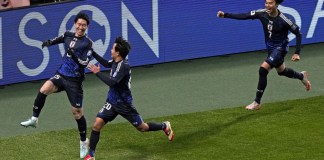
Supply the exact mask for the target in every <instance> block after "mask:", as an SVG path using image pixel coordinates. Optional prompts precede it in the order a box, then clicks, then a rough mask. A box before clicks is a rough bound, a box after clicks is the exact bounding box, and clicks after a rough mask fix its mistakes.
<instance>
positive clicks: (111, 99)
mask: <svg viewBox="0 0 324 160" xmlns="http://www.w3.org/2000/svg"><path fill="white" fill-rule="evenodd" d="M130 49H131V46H130V44H129V43H128V42H127V41H126V40H124V39H123V38H122V37H117V38H116V39H115V42H114V45H113V47H112V49H111V58H112V60H110V61H107V60H105V59H104V58H103V57H101V56H99V55H98V54H97V53H95V52H93V57H94V58H95V59H96V60H98V62H99V63H100V64H101V65H103V66H104V67H106V68H110V74H109V76H108V75H105V74H103V73H102V72H100V65H98V66H96V65H94V64H89V65H88V68H89V69H90V70H91V71H92V72H93V73H94V74H96V76H97V77H98V78H99V79H100V80H101V81H103V82H104V83H105V84H106V85H108V86H109V87H110V89H109V91H108V95H107V99H106V103H105V104H104V106H103V108H102V109H101V110H100V111H99V112H98V114H97V117H96V120H95V122H94V124H93V128H92V132H91V137H90V150H89V154H88V155H87V156H86V157H85V160H93V159H94V155H95V150H96V146H97V143H98V142H99V137H100V130H101V129H102V128H103V127H104V125H106V124H107V123H108V122H111V121H113V120H114V119H115V118H116V116H117V115H121V116H122V117H124V118H125V119H127V120H128V121H129V122H130V123H131V124H132V125H133V126H134V127H136V129H137V130H138V131H141V132H147V131H158V130H163V131H164V133H165V134H166V135H167V136H168V139H169V141H172V140H173V137H174V134H173V131H172V129H171V124H170V122H168V121H166V122H163V123H152V122H148V123H145V122H144V121H143V119H142V117H141V116H140V114H139V113H138V112H137V110H136V108H135V107H134V105H133V97H132V94H131V90H130V88H131V69H130V66H129V64H128V60H127V59H126V57H127V55H128V53H129V51H130Z"/></svg>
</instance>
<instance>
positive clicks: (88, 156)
mask: <svg viewBox="0 0 324 160" xmlns="http://www.w3.org/2000/svg"><path fill="white" fill-rule="evenodd" d="M83 160H95V157H91V156H90V154H88V155H87V156H85V157H84V159H83Z"/></svg>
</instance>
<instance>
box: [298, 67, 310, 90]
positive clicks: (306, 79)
mask: <svg viewBox="0 0 324 160" xmlns="http://www.w3.org/2000/svg"><path fill="white" fill-rule="evenodd" d="M300 73H301V74H303V75H304V78H303V80H301V82H302V83H303V84H304V86H305V87H306V90H307V91H310V89H311V84H310V82H309V80H308V73H307V71H302V72H300Z"/></svg>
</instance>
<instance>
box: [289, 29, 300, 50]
mask: <svg viewBox="0 0 324 160" xmlns="http://www.w3.org/2000/svg"><path fill="white" fill-rule="evenodd" d="M289 30H290V31H291V32H292V33H293V34H295V35H296V50H295V53H296V54H300V50H301V43H302V34H301V32H300V30H299V27H298V26H297V25H296V24H292V25H291V26H290V28H289Z"/></svg>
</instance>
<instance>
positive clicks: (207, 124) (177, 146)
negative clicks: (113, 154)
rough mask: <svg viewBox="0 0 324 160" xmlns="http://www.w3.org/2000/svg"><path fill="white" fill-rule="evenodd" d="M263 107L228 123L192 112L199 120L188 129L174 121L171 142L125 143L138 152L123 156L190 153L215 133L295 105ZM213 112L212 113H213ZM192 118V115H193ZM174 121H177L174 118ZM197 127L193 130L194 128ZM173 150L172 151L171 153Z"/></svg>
mask: <svg viewBox="0 0 324 160" xmlns="http://www.w3.org/2000/svg"><path fill="white" fill-rule="evenodd" d="M265 107H266V106H264V108H262V109H263V110H260V111H246V112H241V113H239V114H240V116H237V117H235V116H233V118H232V120H230V121H228V122H226V123H218V122H217V118H215V120H212V121H210V120H206V121H205V119H203V117H200V114H199V113H197V114H190V115H192V116H194V117H196V118H195V119H196V120H197V121H193V122H191V125H190V126H188V124H187V125H186V126H185V127H188V130H187V129H186V128H181V123H179V122H178V123H174V124H175V125H174V128H175V127H176V128H179V129H180V130H179V132H177V130H175V139H174V141H173V142H171V143H165V142H162V141H159V140H157V141H156V142H148V145H142V144H136V143H135V144H134V143H133V144H128V145H125V148H127V150H132V151H133V153H138V154H136V155H129V156H126V157H123V158H125V159H150V158H152V153H154V154H156V153H158V155H159V157H163V153H165V152H168V154H177V155H179V154H180V155H181V152H182V151H183V152H185V153H188V152H187V150H190V149H192V148H195V147H198V146H200V145H203V144H204V142H205V141H209V140H210V139H211V138H213V137H214V136H215V135H219V134H220V133H221V132H223V131H224V130H226V129H227V128H229V127H231V126H233V125H237V124H240V123H244V122H246V121H249V120H253V119H258V118H260V117H265V116H270V115H273V114H278V113H283V112H287V111H289V110H291V109H293V108H294V107H291V106H287V107H274V108H271V110H267V109H266V108H265ZM215 112H217V111H213V112H212V113H215ZM212 113H211V114H212ZM191 118H192V117H191ZM173 122H176V120H174V121H173ZM195 126H198V127H196V129H194V130H193V128H195ZM171 152H172V153H171Z"/></svg>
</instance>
